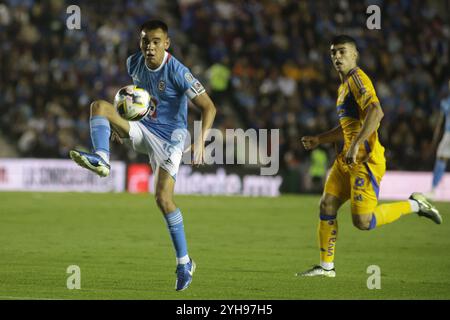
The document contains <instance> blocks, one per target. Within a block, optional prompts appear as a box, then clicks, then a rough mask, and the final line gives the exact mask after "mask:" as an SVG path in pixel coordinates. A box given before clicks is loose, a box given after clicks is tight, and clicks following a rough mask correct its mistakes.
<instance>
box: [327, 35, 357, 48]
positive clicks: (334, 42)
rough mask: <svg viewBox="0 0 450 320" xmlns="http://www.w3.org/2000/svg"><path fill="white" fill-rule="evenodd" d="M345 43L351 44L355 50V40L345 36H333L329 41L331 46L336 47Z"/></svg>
mask: <svg viewBox="0 0 450 320" xmlns="http://www.w3.org/2000/svg"><path fill="white" fill-rule="evenodd" d="M346 43H351V44H353V45H354V46H355V48H357V45H356V40H355V39H353V38H352V37H350V36H348V35H346V34H340V35H338V36H335V37H334V38H333V39H332V40H331V44H332V45H337V44H346Z"/></svg>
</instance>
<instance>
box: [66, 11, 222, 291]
mask: <svg viewBox="0 0 450 320" xmlns="http://www.w3.org/2000/svg"><path fill="white" fill-rule="evenodd" d="M139 46H140V51H139V52H137V53H135V54H133V55H131V56H130V57H128V59H127V69H128V73H129V75H130V76H131V77H132V78H133V82H134V84H135V85H137V86H139V87H141V88H144V89H146V90H147V91H148V92H149V93H150V94H151V95H152V97H153V98H155V100H156V108H155V109H154V110H151V111H150V113H149V114H148V115H147V116H146V117H145V118H143V119H142V120H140V121H126V120H124V119H123V118H121V117H120V116H119V114H118V113H117V111H116V110H115V108H114V106H113V105H112V104H110V103H109V102H107V101H104V100H97V101H94V102H93V103H92V104H91V118H90V125H91V139H92V144H93V147H94V153H86V152H81V151H77V150H72V151H71V152H70V157H71V158H72V159H73V160H74V161H75V162H76V163H77V164H79V165H80V166H82V167H84V168H86V169H89V170H91V171H93V172H95V173H97V174H98V175H100V176H102V177H105V176H107V175H109V171H110V165H109V138H110V135H111V127H112V129H113V133H114V134H117V135H118V136H119V137H120V138H123V139H126V141H128V142H130V144H131V145H132V147H133V148H134V149H135V150H136V151H138V152H141V153H146V154H148V156H149V160H150V164H151V166H152V169H153V172H154V174H155V198H156V203H157V205H158V207H159V208H160V210H161V211H162V213H163V215H164V218H165V220H166V222H167V226H168V229H169V232H170V236H171V239H172V242H173V245H174V247H175V251H176V257H177V269H176V275H177V280H176V284H175V289H176V290H177V291H181V290H184V289H186V288H187V287H188V286H189V285H190V283H191V282H192V274H193V273H194V271H195V263H194V261H193V260H192V259H191V258H190V257H189V255H188V250H187V243H186V237H185V233H184V225H183V217H182V214H181V211H180V209H179V208H178V207H177V206H176V205H175V203H174V201H173V193H174V187H175V179H176V174H177V172H178V168H179V165H180V162H181V158H182V153H183V147H184V140H185V137H186V132H187V107H188V106H187V104H188V100H187V99H188V98H189V99H190V100H191V101H192V102H193V103H194V105H196V106H197V107H199V108H200V110H201V113H202V132H201V135H200V136H199V137H196V138H195V141H194V148H193V149H194V154H193V164H194V165H199V164H202V163H203V154H204V142H205V139H206V135H207V131H208V129H210V128H211V126H212V124H213V121H214V117H215V114H216V108H215V106H214V104H213V102H212V101H211V99H210V97H209V96H208V94H207V93H206V92H205V89H204V88H203V86H202V85H201V83H200V82H199V81H198V80H197V79H196V78H195V77H194V76H193V75H192V74H191V73H190V71H189V69H188V68H187V67H185V66H184V65H183V64H182V63H181V62H179V61H178V60H177V59H175V58H174V57H173V56H172V55H171V54H170V53H168V52H167V51H166V50H167V49H168V48H169V46H170V38H169V37H168V28H167V25H166V24H165V23H164V22H162V21H159V20H150V21H147V22H145V23H144V24H143V25H142V26H141V29H140V42H139ZM127 139H129V140H127ZM119 140H121V139H119Z"/></svg>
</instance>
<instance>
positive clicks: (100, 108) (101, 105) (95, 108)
mask: <svg viewBox="0 0 450 320" xmlns="http://www.w3.org/2000/svg"><path fill="white" fill-rule="evenodd" d="M108 113H109V105H108V103H106V101H103V100H95V101H94V102H92V103H91V116H107V115H108Z"/></svg>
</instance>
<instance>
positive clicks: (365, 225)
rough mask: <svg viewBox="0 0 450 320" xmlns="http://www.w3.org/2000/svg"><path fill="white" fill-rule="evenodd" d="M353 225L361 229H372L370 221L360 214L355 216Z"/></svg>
mask: <svg viewBox="0 0 450 320" xmlns="http://www.w3.org/2000/svg"><path fill="white" fill-rule="evenodd" d="M352 218H353V219H352V220H353V225H354V226H355V227H356V228H357V229H359V230H366V231H367V230H370V221H367V220H365V219H360V218H359V217H358V216H353V217H352Z"/></svg>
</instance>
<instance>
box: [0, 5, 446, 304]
mask: <svg viewBox="0 0 450 320" xmlns="http://www.w3.org/2000/svg"><path fill="white" fill-rule="evenodd" d="M71 4H77V5H79V6H80V8H81V29H80V30H68V29H67V28H66V25H65V23H66V19H67V17H68V16H69V15H68V14H67V13H66V8H67V6H68V5H71ZM368 4H377V5H379V6H380V8H381V12H382V19H381V26H382V29H381V30H368V29H367V28H366V19H367V17H368V15H367V14H366V12H365V11H366V8H367V5H368ZM449 12H450V11H449V4H448V1H406V0H401V1H400V0H399V1H370V2H369V1H358V2H356V1H294V0H291V1H289V0H285V1H252V0H249V1H232V2H231V1H230V2H229V1H197V0H179V1H163V0H155V1H136V0H134V1H133V0H130V1H56V0H52V1H32V0H23V1H19V0H6V1H2V2H0V63H1V64H0V66H1V67H0V115H1V116H0V187H2V186H3V185H5V184H8V183H9V182H11V180H10V179H13V177H14V176H18V175H19V173H20V174H21V177H22V178H23V181H19V182H20V183H22V186H24V187H27V189H26V190H28V191H32V192H27V193H23V192H0V257H1V258H0V299H183V301H182V302H181V301H180V303H185V301H186V300H197V299H201V300H203V301H206V300H208V299H333V300H338V299H449V298H450V290H449V288H450V280H449V279H450V260H449V259H448V253H449V252H450V250H449V248H450V238H449V237H448V234H449V232H450V229H449V227H450V224H448V223H447V222H446V219H448V218H447V213H448V211H449V210H450V204H449V203H444V202H438V203H437V206H438V208H439V210H440V212H441V213H442V214H443V217H444V223H443V224H442V225H440V226H435V225H433V224H432V222H430V221H428V220H424V219H419V218H418V217H416V216H414V215H409V216H408V217H404V218H402V219H401V221H399V222H398V223H394V224H390V225H388V226H383V227H382V228H379V229H378V228H376V229H375V230H373V231H371V232H361V231H359V230H357V229H356V228H354V227H353V226H352V224H351V218H350V215H349V206H348V204H346V205H345V206H344V207H343V209H342V210H341V211H342V214H341V213H340V219H339V228H340V230H339V232H340V233H339V234H340V239H339V243H338V246H337V250H338V255H337V257H336V264H337V272H338V276H337V277H336V278H335V279H332V281H328V280H331V279H298V278H296V277H294V273H295V272H299V271H303V270H304V269H305V268H307V267H309V266H310V265H311V264H313V263H315V262H317V258H318V250H317V246H316V242H317V238H316V231H317V230H316V225H317V211H318V208H317V204H318V201H319V195H318V194H315V195H303V194H301V195H299V194H296V195H282V196H279V197H271V198H268V197H240V196H237V197H234V196H227V197H221V196H192V195H180V193H183V192H176V196H175V198H176V199H175V200H176V202H177V204H178V205H179V206H180V208H183V213H184V220H185V228H186V234H187V238H188V241H189V251H190V254H192V256H193V257H194V258H195V260H196V262H197V265H198V268H197V271H196V274H195V280H194V282H193V284H192V286H191V288H190V289H189V290H187V291H185V292H183V293H182V294H181V295H180V294H179V293H176V292H175V291H174V290H173V282H174V277H173V269H174V260H173V248H172V244H171V243H170V239H169V237H168V236H167V231H166V229H165V226H164V221H163V219H162V217H161V215H160V213H159V211H158V208H157V206H156V204H155V203H154V201H153V199H152V197H151V196H149V195H148V194H130V193H111V192H104V191H112V190H121V189H120V184H124V180H123V181H122V180H120V179H118V180H114V183H112V184H110V182H111V181H110V180H104V179H103V180H101V179H100V178H97V179H94V178H93V174H91V173H90V172H88V171H86V170H83V169H80V168H78V167H77V166H75V165H74V164H73V163H72V162H71V161H70V160H68V159H67V153H68V150H69V149H70V148H73V147H82V148H85V149H89V148H90V145H91V142H90V139H89V123H88V118H89V104H90V102H91V101H92V100H93V99H98V98H103V99H107V100H111V99H112V97H113V96H114V94H115V92H116V90H117V89H118V88H119V87H121V86H123V85H124V84H128V83H130V82H131V79H130V78H129V77H128V75H127V73H126V69H125V59H126V57H127V56H128V55H129V54H130V53H131V52H134V51H135V50H136V49H137V46H138V38H137V33H136V30H137V28H138V26H139V24H140V23H142V22H143V21H144V20H146V19H148V18H149V17H158V18H161V19H163V20H165V21H166V22H167V23H168V24H169V26H170V36H171V37H172V47H171V52H173V54H174V55H175V56H177V57H178V58H180V60H181V61H183V62H184V63H185V64H186V65H188V66H189V67H190V68H191V69H192V71H193V73H194V74H196V75H197V76H198V77H199V79H200V80H201V81H202V83H203V84H204V85H205V86H206V87H207V89H208V91H209V92H210V93H211V95H212V96H213V99H214V101H215V102H216V105H217V107H218V114H217V118H216V122H215V124H214V126H215V127H216V128H221V129H222V130H224V129H225V128H244V129H247V128H280V129H281V130H280V133H281V143H282V145H281V157H280V161H281V170H280V174H281V175H283V177H284V182H283V185H282V191H285V192H315V191H318V190H319V189H320V183H321V181H319V182H318V184H317V185H315V184H314V183H312V182H313V181H312V179H311V172H310V167H311V162H312V160H311V154H310V153H308V152H305V151H304V150H303V149H302V148H301V146H300V144H299V138H300V137H301V136H302V135H304V134H312V133H317V132H320V131H322V130H325V129H327V128H330V127H332V126H334V125H335V124H336V122H337V119H336V115H335V114H336V112H335V106H334V104H335V92H336V89H337V86H338V78H337V75H336V73H335V71H334V70H333V67H332V65H331V63H330V60H329V53H328V49H329V40H330V38H331V36H332V35H333V34H335V33H338V32H339V33H341V32H342V33H343V32H345V33H348V34H350V35H352V36H354V37H355V38H356V39H357V41H358V44H359V45H360V49H361V66H362V67H363V68H364V70H365V71H367V73H368V74H369V75H370V76H371V77H372V79H373V80H374V82H375V85H376V87H377V92H378V95H379V97H380V99H381V102H382V105H383V109H384V112H385V117H384V119H383V122H382V126H381V129H380V135H381V139H382V141H383V143H384V145H385V146H386V149H387V153H386V156H387V158H388V166H389V169H390V170H402V171H403V170H408V171H409V172H411V171H415V170H421V171H423V170H424V171H431V170H432V167H433V161H434V157H435V155H434V150H432V149H431V147H430V141H431V137H432V132H433V130H434V126H435V123H436V122H435V121H436V117H437V114H438V101H439V99H440V98H442V97H443V96H445V95H446V94H447V93H448V92H447V91H446V90H447V89H446V88H445V78H446V76H448V74H449V73H450V72H449V37H450V30H449V21H450V19H449V18H448V13H449ZM222 76H223V78H222ZM189 112H190V113H189V122H190V123H192V122H193V121H194V119H198V118H199V113H198V111H197V110H195V109H194V108H191V109H190V111H189ZM323 152H324V153H320V152H319V153H316V154H315V157H316V160H315V161H317V163H319V164H320V167H319V168H318V169H319V170H318V171H319V175H323V172H324V168H325V167H326V166H327V165H329V164H330V163H331V161H332V160H333V157H334V149H333V147H332V146H324V149H323ZM112 156H113V160H114V161H118V162H114V163H113V171H112V175H113V176H114V175H115V170H116V169H119V168H121V167H122V168H123V167H124V163H127V164H141V163H145V162H147V159H146V158H145V157H142V156H138V155H136V154H135V153H134V152H130V151H129V150H128V149H127V148H126V147H122V146H119V145H113V146H112ZM36 158H39V159H36ZM49 159H52V160H49ZM324 159H325V161H324ZM41 161H43V162H41ZM61 161H62V162H61ZM6 163H7V165H6V166H5V164H6ZM135 168H136V167H135ZM137 168H139V167H137ZM188 168H190V167H188V166H185V167H183V170H187V169H188ZM215 169H218V170H220V169H226V170H227V171H228V170H230V171H233V170H235V172H236V173H238V174H241V175H242V174H247V173H248V172H255V170H256V171H257V168H254V167H250V168H249V167H244V166H234V167H233V166H226V167H225V168H223V167H222V168H215ZM204 170H208V168H205V169H204ZM417 172H418V171H417ZM140 173H141V174H143V175H146V174H148V171H145V169H144V170H143V171H140ZM221 177H222V178H223V176H221ZM230 178H233V177H231V176H230ZM269 178H270V179H275V178H276V177H268V179H269ZM404 180H405V179H404V177H402V176H399V177H397V178H395V179H394V181H392V180H391V183H388V185H386V186H385V187H383V189H386V188H387V187H393V188H397V189H400V190H401V189H402V188H403V187H397V186H396V185H395V183H394V182H397V181H398V182H401V181H404ZM267 181H268V180H267ZM270 181H272V180H270ZM424 181H425V182H424V183H423V186H424V188H426V187H427V186H428V183H429V182H431V178H430V177H429V176H428V177H425V180H424ZM449 181H450V180H449ZM222 182H223V181H222V180H220V179H214V178H213V179H211V177H206V176H197V180H190V181H189V183H182V182H181V179H180V180H178V184H177V185H181V186H182V188H186V189H188V188H194V187H197V186H199V187H201V188H206V189H210V190H211V189H213V188H217V185H219V188H220V187H221V185H220V184H219V183H222ZM117 183H118V184H119V186H118V185H117ZM407 183H408V182H407ZM390 184H392V186H390ZM80 185H81V186H82V187H83V190H85V191H103V193H92V192H76V193H74V192H64V193H62V192H41V191H44V190H47V189H46V188H50V189H51V190H53V191H62V190H64V191H66V190H72V191H73V189H70V188H69V187H71V188H72V187H73V188H79V187H80ZM448 185H449V186H450V184H448ZM230 186H231V187H233V185H232V184H230ZM418 186H420V185H418V184H417V183H416V184H413V185H412V187H413V188H415V187H418ZM116 187H117V189H115V188H116ZM55 189H56V190H55ZM383 189H382V190H383ZM47 191H48V190H47ZM78 191H80V190H78ZM70 265H77V266H79V267H80V268H81V273H82V277H81V290H68V288H67V287H66V281H67V280H68V276H69V275H68V274H67V273H66V270H67V268H68V266H70ZM369 265H377V266H379V267H380V268H381V272H382V274H381V276H382V277H381V284H382V289H381V290H369V289H368V287H367V285H366V283H367V280H368V279H367V277H368V276H369V275H368V274H367V272H366V270H367V268H368V266H369ZM321 303H322V302H321ZM162 305H163V304H162ZM321 305H322V304H321ZM296 310H299V309H296ZM278 311H281V310H278ZM165 312H169V311H167V310H165Z"/></svg>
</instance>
